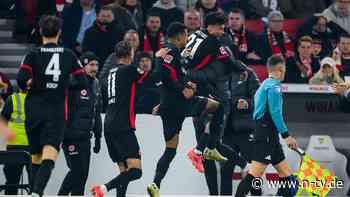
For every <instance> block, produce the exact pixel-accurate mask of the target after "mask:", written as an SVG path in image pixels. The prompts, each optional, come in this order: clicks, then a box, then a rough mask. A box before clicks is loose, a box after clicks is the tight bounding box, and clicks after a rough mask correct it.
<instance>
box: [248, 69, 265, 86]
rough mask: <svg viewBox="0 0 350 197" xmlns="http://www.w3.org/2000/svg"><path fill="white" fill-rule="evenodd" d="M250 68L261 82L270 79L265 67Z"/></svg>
mask: <svg viewBox="0 0 350 197" xmlns="http://www.w3.org/2000/svg"><path fill="white" fill-rule="evenodd" d="M249 67H250V68H252V69H253V70H254V71H255V73H256V75H257V76H258V78H259V80H260V81H261V82H262V81H264V80H265V79H266V78H267V77H268V73H267V69H266V66H265V65H249Z"/></svg>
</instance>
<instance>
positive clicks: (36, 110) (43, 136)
mask: <svg viewBox="0 0 350 197" xmlns="http://www.w3.org/2000/svg"><path fill="white" fill-rule="evenodd" d="M25 110H26V124H25V125H26V132H27V136H28V140H29V145H30V152H31V154H41V153H42V150H43V147H44V146H45V145H50V146H53V147H54V148H55V149H56V150H57V152H58V151H59V150H60V144H61V143H62V141H63V137H64V129H65V125H66V121H65V112H64V110H65V108H64V104H63V103H62V104H56V105H53V104H49V103H42V102H33V101H30V100H29V101H28V99H27V100H26V109H25Z"/></svg>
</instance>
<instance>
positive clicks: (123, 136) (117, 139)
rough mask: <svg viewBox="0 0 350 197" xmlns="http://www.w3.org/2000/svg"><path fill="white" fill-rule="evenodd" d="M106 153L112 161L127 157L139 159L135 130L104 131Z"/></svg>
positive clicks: (123, 159)
mask: <svg viewBox="0 0 350 197" xmlns="http://www.w3.org/2000/svg"><path fill="white" fill-rule="evenodd" d="M104 135H105V140H106V144H107V149H108V154H109V156H110V158H111V159H112V161H113V162H114V163H120V162H126V160H127V159H141V153H140V146H139V143H138V141H137V137H136V135H135V131H134V130H132V129H130V130H125V131H107V132H106V131H105V132H104Z"/></svg>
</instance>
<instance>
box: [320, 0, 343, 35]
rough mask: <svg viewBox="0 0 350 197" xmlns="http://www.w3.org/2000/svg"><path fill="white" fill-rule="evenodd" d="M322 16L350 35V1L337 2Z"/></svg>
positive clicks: (338, 0) (341, 0) (337, 0)
mask: <svg viewBox="0 0 350 197" xmlns="http://www.w3.org/2000/svg"><path fill="white" fill-rule="evenodd" d="M322 15H323V16H325V17H326V18H327V20H328V21H333V22H334V23H336V24H337V25H339V26H340V27H341V28H343V29H344V30H345V31H346V32H348V33H350V0H336V2H335V3H333V4H332V5H331V6H329V7H328V8H327V9H326V10H324V11H323V13H322Z"/></svg>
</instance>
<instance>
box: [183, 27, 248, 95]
mask: <svg viewBox="0 0 350 197" xmlns="http://www.w3.org/2000/svg"><path fill="white" fill-rule="evenodd" d="M181 55H182V57H184V58H185V64H186V67H187V69H188V72H190V73H189V74H188V76H189V79H190V80H191V81H193V82H196V83H197V85H198V86H197V87H198V92H197V93H198V94H199V95H202V96H208V94H214V92H216V91H215V89H217V86H218V83H221V81H222V80H223V79H224V78H225V77H226V76H229V75H230V74H231V73H232V72H241V71H244V70H245V69H246V67H245V66H244V65H243V64H242V63H241V62H240V61H237V60H235V59H234V57H233V55H232V52H231V50H230V49H229V48H228V46H226V45H225V43H223V42H222V41H221V40H220V39H219V38H218V37H216V36H213V35H210V34H209V33H208V32H207V31H206V30H198V31H196V32H195V33H193V34H191V36H190V37H189V39H188V43H187V45H186V47H185V49H184V50H183V51H182V53H181Z"/></svg>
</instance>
